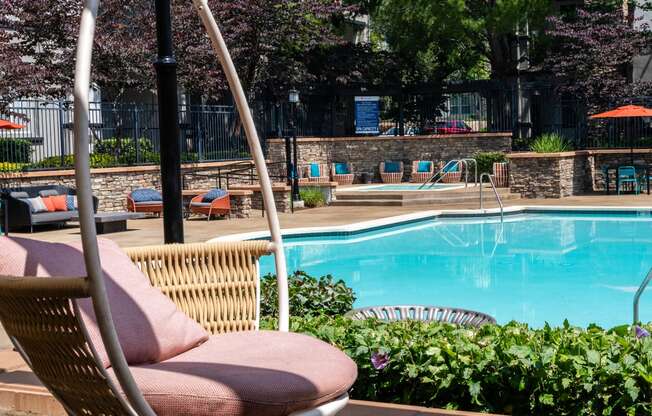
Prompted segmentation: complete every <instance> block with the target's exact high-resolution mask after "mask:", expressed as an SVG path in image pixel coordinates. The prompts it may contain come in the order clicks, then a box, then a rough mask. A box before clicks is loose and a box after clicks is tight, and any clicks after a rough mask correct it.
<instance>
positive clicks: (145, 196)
mask: <svg viewBox="0 0 652 416" xmlns="http://www.w3.org/2000/svg"><path fill="white" fill-rule="evenodd" d="M127 211H129V212H151V213H154V214H156V215H157V216H159V217H160V216H161V212H163V196H162V195H161V193H160V192H159V191H157V190H156V189H150V188H139V189H134V190H133V191H131V192H130V193H129V194H128V195H127Z"/></svg>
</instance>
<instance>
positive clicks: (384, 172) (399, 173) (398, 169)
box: [378, 160, 403, 183]
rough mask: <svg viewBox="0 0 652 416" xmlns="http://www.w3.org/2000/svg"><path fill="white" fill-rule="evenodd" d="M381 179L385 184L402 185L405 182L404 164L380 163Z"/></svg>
mask: <svg viewBox="0 0 652 416" xmlns="http://www.w3.org/2000/svg"><path fill="white" fill-rule="evenodd" d="M378 169H379V171H380V179H381V180H382V181H383V183H401V182H402V181H403V162H394V161H389V160H388V161H386V162H380V167H379V168H378Z"/></svg>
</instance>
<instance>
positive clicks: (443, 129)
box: [434, 120, 473, 134]
mask: <svg viewBox="0 0 652 416" xmlns="http://www.w3.org/2000/svg"><path fill="white" fill-rule="evenodd" d="M434 130H435V134H462V133H470V132H471V131H472V130H473V129H472V128H471V127H469V125H468V124H466V123H465V122H464V121H462V120H450V121H438V122H437V123H436V124H435V129H434Z"/></svg>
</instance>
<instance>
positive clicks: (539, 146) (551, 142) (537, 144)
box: [530, 133, 573, 153]
mask: <svg viewBox="0 0 652 416" xmlns="http://www.w3.org/2000/svg"><path fill="white" fill-rule="evenodd" d="M572 149H573V146H572V145H571V144H570V143H569V142H568V140H566V139H565V138H564V137H562V136H560V135H559V134H557V133H545V134H542V135H541V136H539V137H537V138H536V139H534V142H532V145H531V146H530V150H532V151H533V152H536V153H559V152H567V151H569V150H572Z"/></svg>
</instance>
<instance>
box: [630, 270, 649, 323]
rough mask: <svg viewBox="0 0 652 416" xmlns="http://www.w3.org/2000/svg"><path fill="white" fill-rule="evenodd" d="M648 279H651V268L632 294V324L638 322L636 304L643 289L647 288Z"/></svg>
mask: <svg viewBox="0 0 652 416" xmlns="http://www.w3.org/2000/svg"><path fill="white" fill-rule="evenodd" d="M650 280H652V270H650V271H649V272H648V273H647V276H645V279H643V281H642V282H641V285H640V286H639V287H638V290H637V291H636V294H635V295H634V325H636V324H638V323H639V322H640V320H639V318H638V317H639V315H638V304H639V301H640V300H641V295H642V294H643V292H645V289H646V288H647V285H648V284H649V283H650Z"/></svg>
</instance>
